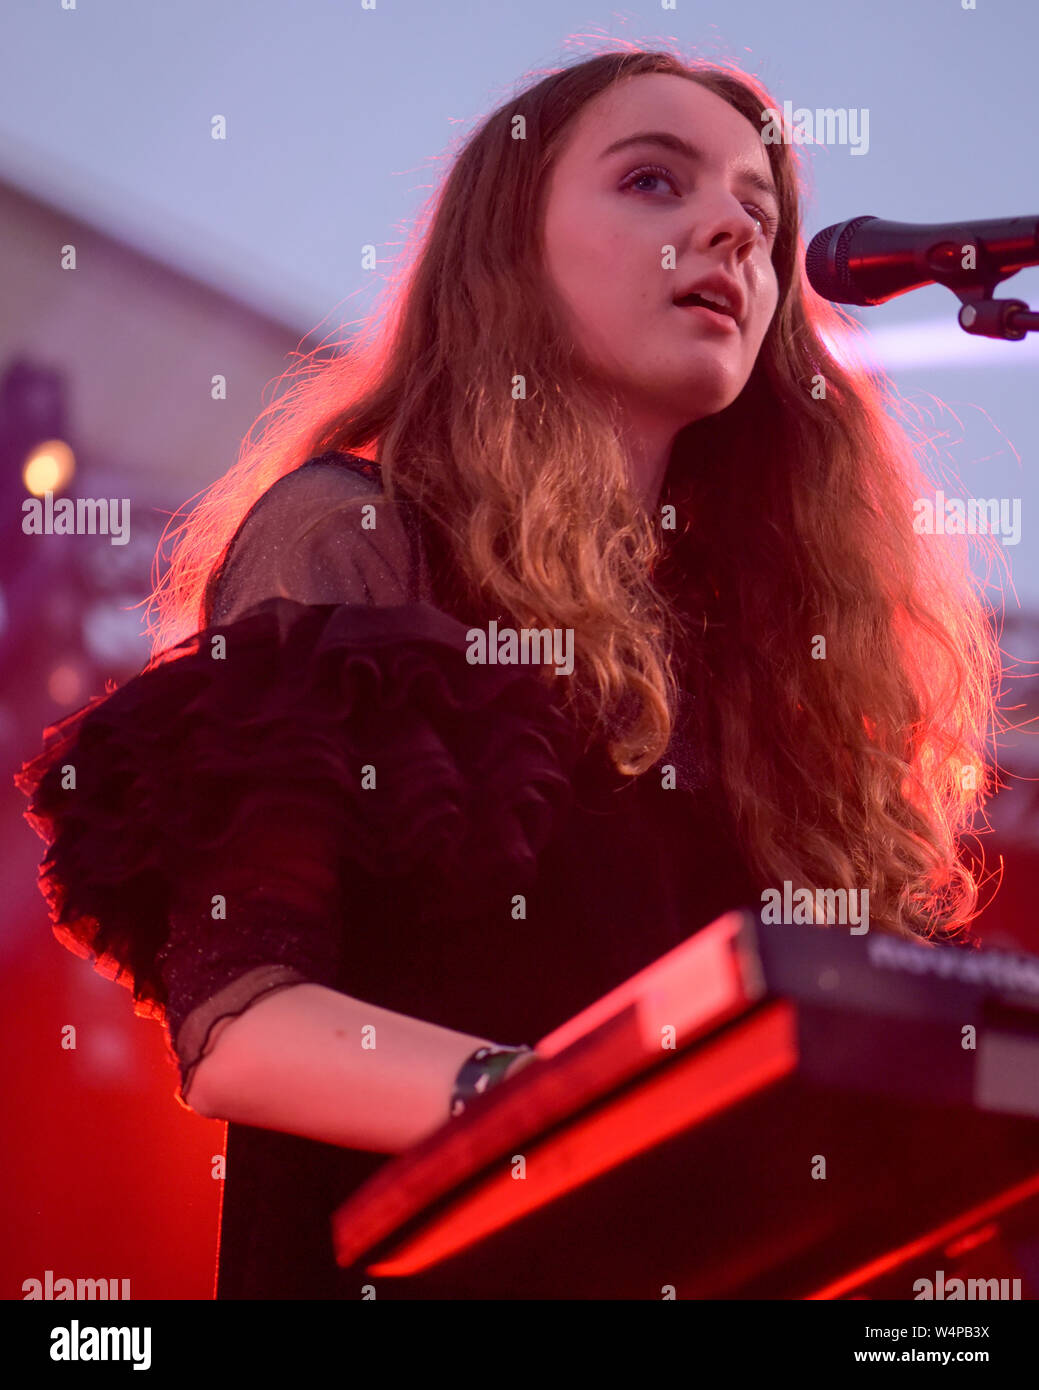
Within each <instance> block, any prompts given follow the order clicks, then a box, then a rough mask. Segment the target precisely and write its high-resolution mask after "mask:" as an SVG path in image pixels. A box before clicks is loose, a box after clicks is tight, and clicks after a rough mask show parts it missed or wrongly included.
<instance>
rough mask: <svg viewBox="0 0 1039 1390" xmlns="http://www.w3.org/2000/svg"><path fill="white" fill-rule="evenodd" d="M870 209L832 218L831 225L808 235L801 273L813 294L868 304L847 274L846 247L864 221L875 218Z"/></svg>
mask: <svg viewBox="0 0 1039 1390" xmlns="http://www.w3.org/2000/svg"><path fill="white" fill-rule="evenodd" d="M876 220H877V219H876V217H875V216H874V215H873V214H872V213H867V214H866V215H865V216H863V217H852V218H850V219H849V220H848V221H847V222H835V223H834V224H833V226H832V227H824V228H823V230H822V231H821V232H819V233H817V234H816V235H815V236H814V237H812V240H811V242H810V243H809V246H808V250H807V251H806V252H805V274H806V275H807V276H808V283H809V284H810V285H811V287H812V289H813V290H815V292H816V294H818V295H821V296H822V297H823V299H829V300H831V301H832V302H833V303H835V304H859V305H868V304H870V303H872V300H870V299H866V298H865V297H864V296H863V294H862V293H861V291H860V290H857V289H856V288H855V284H854V282H853V280H852V278H851V276H850V275H849V274H848V247H849V245H850V244H851V239H852V237H853V236H854V235H855V233H856V232H857V231H858V229H859V228H860V227H861V226H862V224H863V223H864V222H875V221H876Z"/></svg>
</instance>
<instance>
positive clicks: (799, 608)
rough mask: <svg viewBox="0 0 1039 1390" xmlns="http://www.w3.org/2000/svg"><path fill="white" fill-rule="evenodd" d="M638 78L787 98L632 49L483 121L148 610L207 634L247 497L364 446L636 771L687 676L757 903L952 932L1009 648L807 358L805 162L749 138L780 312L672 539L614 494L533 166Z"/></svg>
mask: <svg viewBox="0 0 1039 1390" xmlns="http://www.w3.org/2000/svg"><path fill="white" fill-rule="evenodd" d="M645 73H670V74H674V75H677V76H681V77H684V78H687V79H688V80H690V81H693V82H698V83H700V84H702V85H703V86H704V87H706V88H708V89H709V90H710V91H712V92H714V93H716V94H717V95H718V96H720V97H722V98H723V99H724V100H725V101H727V102H729V103H730V104H731V105H732V106H733V107H734V108H735V109H736V110H737V111H739V112H741V113H742V114H743V115H744V116H745V117H746V118H747V120H748V121H750V123H751V124H752V125H753V126H754V128H755V129H756V130H758V131H759V132H760V131H761V130H762V128H763V122H762V112H763V111H764V110H765V109H766V108H767V107H775V106H776V103H775V102H774V101H772V100H771V99H770V98H769V97H768V94H767V93H766V92H765V91H764V90H763V88H761V86H760V85H759V84H758V83H756V82H755V81H754V80H752V79H750V78H748V77H747V76H745V75H743V74H740V73H737V72H735V71H732V70H728V69H726V68H723V67H719V66H716V65H708V64H700V63H686V62H683V61H682V60H681V59H680V58H678V57H677V56H674V55H672V54H671V53H667V52H643V51H639V50H634V51H632V50H622V51H620V52H611V53H605V54H600V55H598V56H595V57H593V58H590V59H587V60H585V61H582V62H579V63H576V64H574V65H572V66H570V67H567V68H564V69H562V70H560V71H557V72H553V73H551V74H549V75H548V76H545V77H543V78H541V79H540V80H539V81H537V82H536V83H534V84H533V85H531V86H530V87H528V88H527V89H526V90H524V91H521V92H520V93H519V94H518V95H517V96H516V97H515V98H514V99H512V100H510V101H507V102H505V103H504V104H503V105H501V106H500V107H499V108H498V109H497V110H495V111H494V112H493V113H492V114H491V115H490V116H489V117H488V118H487V119H486V120H484V121H483V123H482V124H481V125H480V126H479V128H478V129H477V130H476V131H475V133H474V134H472V135H471V136H470V137H469V138H468V139H467V140H466V141H465V143H464V145H463V146H462V148H461V150H460V151H459V152H458V154H457V157H456V158H455V160H454V162H453V164H452V167H451V169H450V171H449V173H448V175H447V177H446V179H445V181H444V182H443V185H442V187H441V188H440V190H439V191H438V193H437V194H436V196H435V198H434V199H433V202H432V204H431V206H430V208H429V211H428V215H429V225H428V229H424V228H421V227H420V228H419V229H418V230H417V232H416V237H415V242H414V247H413V252H414V254H413V255H409V256H406V257H405V260H404V263H403V266H402V268H401V272H400V274H399V275H398V276H397V277H396V279H395V280H394V281H392V282H391V283H390V284H389V286H388V292H387V296H386V302H385V308H384V310H381V311H379V312H377V314H376V315H374V316H373V318H372V320H371V321H370V323H369V324H366V325H365V326H364V330H363V331H362V333H361V334H360V335H359V336H358V337H357V338H356V339H355V340H354V341H353V342H351V343H350V344H349V346H348V348H347V350H345V351H344V352H343V353H342V354H341V355H339V356H337V357H334V358H332V359H331V360H325V359H321V360H317V359H311V360H304V361H303V363H302V364H301V365H300V366H299V367H297V368H296V369H295V370H294V372H293V373H292V374H291V376H290V379H289V380H290V384H289V390H288V391H287V392H286V393H285V395H284V396H283V398H282V399H281V400H279V401H278V402H277V404H276V405H274V406H272V407H270V408H269V410H268V411H267V412H265V414H264V415H263V416H261V417H260V421H258V422H257V425H258V426H260V425H262V427H263V428H262V430H260V432H259V434H258V436H257V437H256V438H253V434H255V433H256V427H254V431H253V432H251V434H250V436H249V438H247V440H246V441H245V443H244V444H243V448H242V453H241V456H240V458H239V461H238V463H237V464H236V466H235V467H234V468H233V469H232V470H231V471H230V473H229V474H228V475H226V476H225V477H224V478H222V479H220V480H219V481H218V482H217V483H216V484H214V486H213V487H212V488H211V489H209V491H208V492H207V494H206V495H205V497H204V499H203V502H202V504H201V505H200V507H199V508H198V509H197V510H196V512H195V513H194V515H193V516H192V517H191V518H190V519H189V521H188V522H187V523H186V524H185V525H184V526H183V527H182V528H181V532H180V535H181V539H180V544H179V546H178V548H177V550H176V553H175V554H174V556H173V562H172V565H171V568H170V571H169V573H168V574H167V576H166V578H165V580H164V581H163V583H162V584H160V586H159V588H158V589H157V590H156V593H155V594H154V595H153V596H152V597H153V600H154V601H155V603H156V604H157V606H158V612H159V619H160V621H159V623H158V625H157V627H156V628H155V629H154V632H155V647H156V650H159V649H160V648H163V647H165V646H167V645H169V643H171V642H172V641H174V640H176V639H177V638H178V637H179V636H183V635H185V634H186V633H187V632H190V631H191V630H193V628H194V627H195V626H198V625H200V624H201V622H202V621H203V618H204V610H203V608H202V606H201V603H202V597H203V593H204V588H205V584H206V580H207V578H208V577H209V576H210V574H211V573H212V571H213V569H214V566H215V564H216V563H217V561H218V560H219V558H220V556H221V553H222V551H223V548H224V546H225V545H226V542H227V540H228V538H229V537H230V535H231V533H232V532H233V531H234V529H235V526H236V525H237V522H238V521H239V520H240V519H241V517H242V516H243V515H244V512H245V511H246V510H247V508H248V506H249V505H250V504H251V502H252V501H254V500H255V499H256V498H257V497H258V496H259V495H260V494H261V493H262V492H264V491H265V490H266V489H267V487H269V486H270V485H271V484H272V483H273V482H274V481H275V480H276V479H277V478H279V477H281V476H282V475H283V474H285V473H287V472H288V471H290V469H292V468H294V467H296V466H297V465H298V464H299V463H301V462H303V461H304V460H305V459H306V458H308V457H311V456H312V455H314V454H318V453H321V452H323V451H324V450H326V449H330V448H339V449H344V450H351V451H354V452H357V453H362V454H364V453H367V454H368V455H369V456H371V457H376V458H377V459H378V461H379V462H380V464H381V466H382V470H383V476H384V479H385V483H386V489H387V492H388V493H389V495H390V496H393V495H397V494H401V495H407V496H408V497H410V498H413V499H414V500H416V501H418V502H419V503H420V505H421V506H422V507H423V509H424V511H425V513H426V515H427V516H428V517H429V518H430V521H431V524H432V526H433V528H434V530H435V532H436V533H437V534H438V535H439V536H441V537H442V538H443V543H444V546H445V547H446V552H447V553H449V554H450V556H451V558H452V562H453V567H454V570H455V572H456V574H457V576H458V582H459V585H460V587H461V588H464V589H465V591H466V592H467V593H468V594H470V595H472V596H475V597H478V599H479V600H480V602H481V604H486V605H487V606H488V607H489V609H490V611H494V612H501V613H508V614H510V615H511V616H512V618H513V619H514V621H515V622H516V625H517V626H536V627H539V628H541V627H549V628H564V629H565V628H572V629H573V630H574V633H575V655H576V661H577V664H576V668H575V672H574V675H573V676H572V677H569V678H566V677H563V678H560V677H556V679H566V680H568V681H569V682H570V684H569V699H570V702H571V706H572V709H573V711H574V713H575V716H576V717H577V718H578V719H579V720H580V721H581V722H582V723H583V725H584V726H585V727H586V728H588V729H604V730H606V731H607V732H608V735H609V738H610V746H611V750H612V753H613V756H614V758H615V761H616V763H617V766H618V767H619V768H620V769H621V770H622V771H625V772H629V773H639V772H641V771H643V770H645V769H646V768H647V767H649V766H650V765H651V764H652V763H654V762H655V761H656V760H657V759H658V758H659V757H660V756H661V754H662V753H663V751H664V750H665V748H666V746H667V743H668V739H669V737H670V733H671V729H672V723H673V717H674V710H675V697H676V689H677V684H678V680H679V678H680V679H681V680H682V681H683V682H685V683H686V684H688V685H689V686H690V687H691V688H692V689H694V690H695V691H696V692H698V694H699V696H700V698H699V700H698V702H697V704H698V707H699V709H700V711H701V715H700V720H701V736H702V737H703V738H704V739H706V740H710V742H711V746H712V747H713V748H714V749H715V750H716V753H717V758H718V765H719V772H720V777H721V780H722V784H723V786H724V789H725V793H726V795H727V798H728V801H729V804H730V806H731V808H732V811H733V814H734V817H735V822H736V826H737V833H738V835H739V838H740V841H741V844H742V847H743V849H744V852H745V855H746V857H747V860H748V862H749V864H750V865H751V867H752V870H753V872H754V873H755V874H756V876H757V877H758V879H759V880H760V883H761V885H762V886H763V887H764V886H780V885H781V884H782V883H783V881H784V880H790V881H791V882H792V883H793V884H794V886H795V887H808V888H816V887H819V888H829V889H834V888H846V889H852V888H857V889H859V890H862V889H868V890H869V892H870V900H869V902H870V919H871V922H872V924H873V925H874V926H878V927H880V928H882V929H885V930H888V931H891V932H895V933H898V934H902V935H910V934H914V935H922V936H928V937H934V936H939V935H944V934H952V933H954V932H955V931H956V930H958V929H960V928H962V927H963V926H964V924H965V923H966V922H967V921H969V920H970V918H971V915H972V914H973V913H974V912H975V910H976V906H977V899H978V878H977V874H976V872H974V871H973V870H972V869H971V868H969V867H968V866H967V865H966V863H965V862H964V860H963V858H962V854H961V836H962V834H963V833H964V832H965V831H967V830H968V829H969V828H970V827H971V824H972V818H973V816H974V814H975V813H976V812H977V811H978V810H979V809H980V807H981V806H982V805H983V802H984V799H985V797H986V795H987V794H988V792H989V791H990V789H991V781H990V774H989V772H988V764H987V759H986V742H987V738H988V737H989V726H990V723H991V721H993V719H994V717H995V705H994V692H995V689H996V685H997V683H998V675H999V653H998V646H997V644H996V641H995V638H994V636H993V634H992V632H991V629H990V626H989V623H988V621H987V618H986V614H985V610H984V607H983V604H982V601H981V598H980V597H979V595H978V592H977V591H976V588H975V585H974V583H973V581H972V579H971V577H970V571H969V567H968V564H967V559H966V556H965V555H964V554H963V552H962V550H955V549H953V548H951V547H950V544H949V542H948V539H947V538H944V537H943V538H939V537H923V536H919V535H917V534H915V532H914V529H913V509H912V504H913V501H914V499H915V498H917V497H921V496H924V495H926V493H927V491H928V482H927V479H926V477H925V475H924V473H923V471H922V469H921V466H920V464H919V462H918V461H917V458H916V456H915V450H914V446H913V444H912V442H911V438H910V435H909V433H908V432H907V430H906V428H905V427H904V426H902V425H898V424H896V423H895V422H894V421H893V420H892V419H891V418H890V416H889V415H888V413H887V408H888V407H890V406H891V405H892V403H893V402H894V393H893V392H892V391H891V390H890V388H889V386H888V384H887V383H886V382H885V381H884V380H883V379H882V378H879V377H876V376H873V377H871V376H870V375H868V374H867V373H866V372H864V371H862V370H859V369H856V368H853V367H851V366H847V365H842V364H841V363H840V362H839V361H838V360H837V359H836V358H835V357H834V356H833V355H832V354H831V352H830V351H829V350H828V348H827V346H826V345H825V341H824V336H825V335H827V334H838V333H840V332H841V331H842V330H843V331H847V330H849V329H850V328H851V327H852V326H853V325H852V321H851V320H850V319H849V318H848V316H847V315H845V314H843V313H842V312H841V311H839V310H836V309H834V308H833V307H832V306H831V305H828V304H826V303H824V302H823V301H821V300H819V299H818V298H817V297H816V296H815V295H814V294H812V292H811V291H810V289H809V288H808V287H807V285H806V283H805V281H804V278H803V272H802V268H801V267H802V263H803V245H802V240H801V235H800V215H799V214H800V208H799V192H800V183H799V176H798V169H797V167H796V155H795V148H794V147H792V146H791V145H789V144H771V145H767V146H766V149H767V151H768V156H769V159H770V162H771V166H772V173H773V177H774V179H775V182H776V185H777V188H778V192H779V201H780V225H779V231H778V235H777V238H776V241H775V244H774V251H773V263H774V266H775V270H776V275H777V278H778V282H779V301H778V307H777V310H776V313H775V315H774V317H773V320H772V322H771V325H770V327H769V329H768V333H767V335H766V337H765V340H764V343H763V345H762V348H761V351H760V353H759V356H758V360H757V363H756V365H755V368H754V371H753V373H752V376H751V379H750V381H749V382H748V384H747V387H746V388H745V389H744V391H743V392H742V393H741V395H740V396H739V398H738V399H737V400H736V401H735V402H734V403H733V404H732V405H731V406H729V407H728V409H726V410H724V411H722V412H721V413H720V414H718V415H715V416H712V417H709V418H707V419H703V420H700V421H698V422H697V423H695V424H692V425H690V426H688V427H687V428H686V429H684V430H683V431H682V432H681V433H680V434H679V436H678V438H677V440H676V443H675V447H674V450H673V453H672V467H671V469H670V472H669V475H668V480H667V482H666V485H665V494H664V497H663V499H662V501H663V503H664V505H672V506H674V508H675V514H676V515H677V518H678V529H677V531H675V532H672V533H669V532H667V531H665V530H662V529H661V524H660V523H661V518H660V516H659V515H650V514H648V513H647V512H646V511H645V510H644V508H643V506H642V505H641V504H640V502H639V501H638V499H637V497H636V496H635V495H634V493H633V492H632V490H631V489H630V488H629V479H628V472H627V459H626V456H625V454H624V451H623V449H622V447H621V443H620V439H619V435H618V431H617V428H616V422H615V420H614V418H613V415H612V412H611V409H610V403H609V402H608V401H607V400H604V398H603V396H602V395H601V393H600V392H599V391H598V389H597V388H596V387H595V386H594V384H590V383H589V381H588V379H587V375H586V374H584V373H581V372H580V371H579V370H578V368H579V363H578V361H577V357H576V353H575V349H574V347H573V344H572V342H571V341H570V340H569V338H568V336H567V333H566V330H565V328H564V326H563V324H562V322H561V319H560V316H559V313H558V310H557V306H556V305H555V304H554V303H553V300H552V296H551V295H550V294H548V293H546V284H545V279H544V274H543V259H542V242H541V225H542V221H541V219H542V212H543V190H544V188H545V183H546V175H547V173H548V171H549V170H550V169H551V167H552V165H553V161H554V160H555V158H556V157H557V155H558V153H559V150H560V148H561V146H562V145H563V143H564V142H565V141H566V139H567V137H568V134H569V130H570V126H571V123H572V121H573V119H574V117H575V116H576V115H577V113H578V112H580V111H581V110H582V108H583V107H584V106H585V105H586V103H588V102H589V101H591V100H592V99H593V98H595V97H596V96H598V95H599V94H600V93H602V92H604V91H606V90H607V89H608V88H609V87H610V86H611V85H612V84H614V83H617V82H622V81H625V80H628V79H630V78H633V77H637V76H639V75H641V74H645ZM517 115H522V116H523V117H524V118H525V127H526V129H525V139H523V140H517V139H514V138H513V130H514V119H515V117H516V116H517ZM374 330H377V331H374ZM518 372H521V373H522V375H523V376H524V377H525V379H526V382H527V397H526V399H524V400H521V401H517V400H515V399H513V395H512V392H511V389H510V386H511V383H512V381H513V379H514V377H515V375H516V374H517V373H518ZM819 382H822V383H824V385H825V392H824V393H822V392H820V391H818V390H813V386H816V387H817V386H818V383H819ZM818 637H824V638H825V640H826V655H825V659H818V656H819V647H818V643H817V641H816V639H817V638H818ZM813 652H814V655H813Z"/></svg>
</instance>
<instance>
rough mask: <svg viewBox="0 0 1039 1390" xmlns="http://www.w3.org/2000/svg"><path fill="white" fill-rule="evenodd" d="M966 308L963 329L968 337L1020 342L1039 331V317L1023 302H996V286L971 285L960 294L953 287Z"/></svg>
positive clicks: (1038, 314) (962, 321)
mask: <svg viewBox="0 0 1039 1390" xmlns="http://www.w3.org/2000/svg"><path fill="white" fill-rule="evenodd" d="M949 288H950V289H952V290H953V293H954V294H955V295H956V297H957V299H958V300H959V301H960V303H961V304H962V306H963V307H962V308H961V309H960V313H959V321H960V327H961V328H962V329H963V331H964V332H965V333H976V334H978V335H979V336H980V337H982V338H1005V339H1007V340H1008V341H1013V342H1016V341H1017V340H1019V339H1021V338H1023V337H1024V336H1025V334H1026V333H1034V332H1036V330H1037V329H1039V313H1036V312H1035V311H1034V310H1033V309H1030V308H1029V307H1028V305H1027V304H1026V303H1025V301H1024V300H1023V299H993V298H992V291H993V289H994V288H995V285H971V286H970V287H969V288H968V289H963V290H958V289H955V288H954V287H953V286H951V285H950V286H949Z"/></svg>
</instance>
